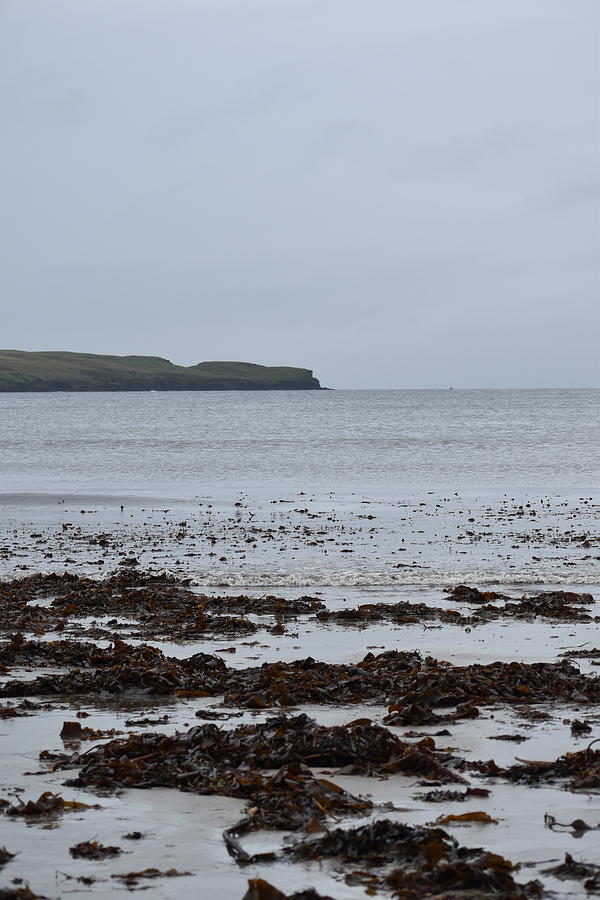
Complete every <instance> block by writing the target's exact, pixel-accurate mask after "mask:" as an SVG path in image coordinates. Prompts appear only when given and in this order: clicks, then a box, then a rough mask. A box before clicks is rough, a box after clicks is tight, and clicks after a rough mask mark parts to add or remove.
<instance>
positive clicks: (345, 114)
mask: <svg viewBox="0 0 600 900" xmlns="http://www.w3.org/2000/svg"><path fill="white" fill-rule="evenodd" d="M599 18H600V4H599V3H598V2H597V0H418V2H417V0H410V2H407V0H370V2H368V3H367V2H365V0H161V2H158V0H0V115H1V122H2V126H3V128H2V131H3V135H2V139H1V141H0V304H1V307H2V310H1V311H2V319H1V327H0V347H3V348H14V349H26V350H47V349H63V350H81V351H88V352H95V353H117V354H126V353H139V354H152V355H159V356H166V357H168V358H169V359H171V360H173V361H174V362H177V363H180V364H184V365H189V364H192V363H195V362H199V361H200V360H204V359H243V360H248V361H253V362H261V363H265V364H269V365H272V364H290V365H305V366H308V367H311V368H313V369H314V370H315V374H316V375H317V376H318V377H320V378H321V380H322V383H324V384H326V385H329V386H332V387H437V386H442V387H445V386H448V385H450V384H452V385H454V386H456V387H462V386H465V387H503V386H523V387H527V386H540V387H546V386H548V387H552V386H565V387H567V386H592V385H595V384H598V383H600V378H599V375H598V357H599V347H598V307H599V299H600V244H599V236H600V232H599V225H600V214H599V208H600V207H599V186H600V174H599V173H600V165H599V164H600V67H599V62H598V59H599V55H600V54H599V50H600V40H599V31H600V25H599Z"/></svg>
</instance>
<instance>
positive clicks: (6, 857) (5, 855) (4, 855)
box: [0, 847, 16, 868]
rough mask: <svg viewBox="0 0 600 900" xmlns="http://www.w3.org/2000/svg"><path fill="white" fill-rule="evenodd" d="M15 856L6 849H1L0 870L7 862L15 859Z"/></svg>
mask: <svg viewBox="0 0 600 900" xmlns="http://www.w3.org/2000/svg"><path fill="white" fill-rule="evenodd" d="M15 856H16V854H15V853H11V852H10V850H7V849H6V847H0V868H1V867H2V866H5V865H6V863H7V862H10V861H11V859H14V858H15Z"/></svg>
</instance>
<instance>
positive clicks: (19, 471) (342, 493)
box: [0, 390, 600, 583]
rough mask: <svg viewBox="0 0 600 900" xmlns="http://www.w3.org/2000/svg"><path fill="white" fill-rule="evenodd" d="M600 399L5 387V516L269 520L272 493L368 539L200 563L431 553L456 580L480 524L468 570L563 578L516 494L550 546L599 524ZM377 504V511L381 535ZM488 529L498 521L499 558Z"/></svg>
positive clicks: (580, 564)
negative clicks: (522, 533)
mask: <svg viewBox="0 0 600 900" xmlns="http://www.w3.org/2000/svg"><path fill="white" fill-rule="evenodd" d="M599 399H600V392H599V391H594V390H540V391H536V390H520V391H502V390H495V391H494V390H491V391H488V390H486V391H466V390H443V391H343V390H341V391H323V392H272V393H271V392H269V393H251V392H224V393H219V392H216V393H205V392H189V393H187V392H185V393H183V392H182V393H177V392H173V393H171V392H148V393H115V394H110V393H91V394H87V393H56V394H54V393H48V394H33V393H32V394H0V479H1V480H0V495H1V496H0V516H2V517H3V518H2V520H1V521H2V523H3V524H4V527H5V528H9V527H13V526H14V525H15V523H18V522H19V519H20V518H23V517H25V518H26V519H27V527H29V526H32V527H36V522H38V520H39V521H48V522H50V521H52V520H53V517H54V518H56V521H59V519H60V515H62V514H63V513H62V510H61V511H60V512H56V510H57V504H58V503H60V504H63V509H67V508H70V507H73V508H76V507H79V506H81V505H86V504H87V505H88V506H91V507H93V509H94V510H96V511H98V510H100V511H101V510H102V509H104V510H108V513H107V515H109V514H110V515H112V512H113V510H114V509H116V508H118V507H119V506H120V504H121V503H122V504H124V506H125V507H126V510H134V511H135V510H140V509H142V508H143V509H144V510H146V511H147V510H149V509H152V508H156V507H159V506H160V507H165V508H170V509H175V510H176V513H175V514H176V516H177V517H179V518H181V517H182V516H183V515H184V514H185V515H190V514H193V513H194V510H197V511H199V510H200V509H201V508H202V510H206V508H207V506H208V505H209V504H210V510H211V515H212V516H213V520H212V521H213V523H214V527H215V528H217V527H223V528H224V529H225V527H226V523H227V521H230V519H229V516H230V515H231V514H232V512H233V511H236V515H237V519H236V520H235V521H236V522H238V524H240V519H239V517H240V514H241V513H240V510H244V509H247V510H248V516H249V518H248V521H246V522H245V526H249V524H250V521H252V522H254V523H255V524H256V523H259V522H260V523H262V524H263V525H265V523H271V524H272V523H273V521H274V516H275V512H274V509H275V506H274V504H275V502H277V503H279V502H280V501H282V500H285V501H287V504H288V505H287V506H286V507H285V509H286V514H287V515H288V519H289V522H290V527H292V525H293V523H292V518H293V511H294V510H297V509H298V508H301V509H305V508H308V509H309V515H311V514H314V515H321V516H323V517H324V520H325V521H328V520H329V521H330V523H332V522H333V521H334V518H335V525H336V528H338V529H342V530H343V529H344V528H346V529H347V532H348V536H349V539H350V537H351V534H353V535H354V537H355V538H356V535H357V533H358V532H357V529H358V527H359V526H360V528H362V538H365V540H361V547H360V548H359V547H358V544H357V545H356V546H354V545H353V546H352V547H349V548H345V549H346V550H347V551H348V552H350V550H352V551H353V552H354V554H355V555H354V556H353V557H352V560H351V563H350V562H349V561H348V557H345V556H342V555H341V552H337V553H336V552H335V549H334V546H333V543H334V542H333V541H331V542H330V546H329V548H328V553H327V556H325V549H321V547H320V545H319V546H317V548H316V550H315V549H307V546H306V544H308V543H309V542H308V541H305V542H304V543H303V545H302V546H301V547H295V548H292V546H291V545H290V546H287V545H286V547H285V548H283V547H282V548H277V549H278V553H277V554H276V553H275V551H273V552H271V553H270V554H269V552H267V551H266V550H265V551H264V553H263V555H262V556H260V557H259V556H258V554H255V555H254V557H252V556H251V555H250V556H249V555H247V554H246V555H245V556H244V559H243V560H241V561H240V560H236V561H235V564H234V562H232V560H231V554H229V553H227V552H226V551H225V552H223V553H222V556H223V557H226V558H227V565H225V564H221V565H220V567H219V565H218V564H217V562H216V561H212V560H204V559H202V560H200V561H198V567H199V569H201V570H202V572H203V573H204V576H205V577H207V578H209V577H210V578H211V579H216V580H217V581H218V580H219V579H221V580H223V579H225V580H228V581H229V582H230V583H232V582H235V581H236V579H237V582H236V583H242V582H243V581H244V579H245V578H246V579H248V578H250V579H251V578H258V576H259V575H260V577H261V578H263V579H265V578H266V579H267V581H268V579H269V578H270V577H274V576H273V573H274V571H275V568H276V569H277V573H278V576H277V577H280V578H286V577H287V578H293V577H295V574H294V573H297V571H298V570H301V571H303V572H305V573H306V572H307V571H309V570H310V571H311V572H313V573H317V574H319V573H320V577H322V578H325V577H326V576H327V574H328V573H329V574H336V577H341V576H340V573H343V572H347V573H354V574H356V573H357V572H358V573H362V575H361V576H360V577H365V573H367V572H368V573H378V577H388V576H389V577H393V579H396V580H398V579H405V580H406V579H418V578H419V577H421V576H420V574H419V571H418V569H417V564H418V565H421V564H422V565H423V567H424V569H423V571H425V568H426V570H427V571H426V574H427V576H429V577H434V574H435V572H438V571H439V573H441V575H440V577H442V576H443V577H445V576H446V574H447V573H448V571H449V569H451V568H452V566H451V565H450V561H449V555H450V554H452V553H454V552H460V553H462V552H463V551H458V550H457V547H458V543H457V541H458V539H459V538H458V533H459V532H460V534H461V539H462V538H464V535H465V534H467V535H468V532H469V530H470V531H471V533H473V529H475V530H476V531H477V530H478V531H477V533H482V534H483V533H485V532H486V531H487V532H488V534H487V538H486V539H481V540H480V539H478V540H477V541H475V540H474V539H471V545H472V546H471V547H470V549H469V553H468V554H467V555H468V557H469V559H468V566H467V569H468V570H469V571H470V570H475V569H477V567H479V568H478V569H477V570H478V571H479V572H480V573H481V572H483V571H485V573H486V574H491V575H496V576H498V577H499V578H500V576H504V575H505V574H506V572H507V571H508V566H509V565H510V566H512V568H513V570H515V569H516V572H515V575H516V574H518V575H519V576H521V577H522V579H524V580H528V579H532V580H537V581H541V580H544V578H546V577H550V576H551V575H552V576H553V577H554V576H556V580H558V575H559V570H561V571H562V574H561V578H562V575H564V576H565V578H566V577H567V575H568V574H569V572H568V571H567V570H565V569H564V562H565V557H564V556H563V555H561V554H562V549H564V548H561V550H560V552H558V553H557V554H555V559H554V563H551V561H550V555H549V554H548V553H546V554H545V556H544V553H543V552H542V550H543V548H541V549H540V550H539V551H538V552H533V551H532V550H531V548H528V555H527V554H525V550H524V549H523V547H522V546H521V545H522V543H523V541H522V540H521V539H520V538H518V537H515V536H514V535H515V534H516V532H514V533H513V532H511V530H510V528H504V526H501V525H498V520H499V519H501V516H502V515H504V514H505V513H506V512H507V510H508V506H507V504H508V505H510V504H512V505H513V506H518V505H520V504H526V503H527V502H530V503H533V504H534V505H535V507H536V509H535V514H536V520H535V527H536V529H537V534H538V538H539V540H538V543H540V541H541V537H540V535H541V534H542V532H543V531H544V529H545V530H546V532H547V534H548V535H550V534H552V535H553V536H554V537H555V538H556V539H557V541H558V543H557V544H556V545H555V546H557V547H558V546H559V545H560V542H561V541H562V542H563V544H564V535H565V533H567V532H569V531H573V533H574V532H575V531H577V529H579V530H585V532H586V534H591V533H592V531H593V530H594V528H596V527H597V526H596V522H595V511H596V506H595V499H596V494H597V488H598V484H599V477H598V448H599V444H600V441H599V417H598V410H599V404H598V401H599ZM367 502H368V503H369V504H370V506H369V512H370V513H371V514H372V515H373V516H374V517H375V518H374V519H373V520H370V521H372V524H371V525H370V526H369V527H370V529H371V533H370V534H368V535H367V524H368V523H367V521H366V520H364V516H365V515H366V512H365V511H366V509H367V506H366V504H367ZM235 503H238V504H239V503H243V506H242V507H240V506H238V507H235ZM503 504H504V505H503ZM277 509H278V510H280V509H281V510H283V506H280V507H277ZM77 511H79V510H77ZM404 512H405V513H406V514H402V515H401V513H404ZM278 514H279V513H278ZM325 514H327V515H325ZM219 515H220V516H221V519H220V520H219V521H217V520H216V519H217V518H218V516H219ZM280 515H283V513H282V512H281V513H280ZM298 515H301V514H300V513H299V514H298ZM98 516H99V517H100V512H98ZM561 516H562V518H561ZM215 517H216V518H215ZM290 517H292V518H290ZM332 517H334V518H332ZM100 518H101V517H100ZM100 518H98V524H99V527H100V525H102V522H101V521H100ZM359 519H360V521H359ZM375 519H376V521H375ZM470 520H472V524H471V525H469V524H468V523H469V521H470ZM86 521H87V522H91V519H88V520H86ZM528 521H529V520H528ZM511 522H512V520H510V521H509V524H510V523H511ZM401 523H403V524H401ZM530 524H533V523H530ZM245 526H244V527H245ZM293 527H296V526H295V525H294V526H293ZM298 527H300V526H299V525H298ZM330 527H333V526H332V525H330ZM407 528H410V529H411V535H412V537H413V543H414V538H415V535H417V534H420V535H424V537H423V538H422V540H421V544H422V545H423V546H422V547H421V549H420V550H419V551H418V556H416V555H415V563H414V567H413V569H412V571H411V570H410V569H409V566H408V563H407V564H406V572H405V571H403V567H402V568H401V569H400V571H395V572H393V573H391V568H392V566H395V565H397V559H398V558H397V557H393V556H392V555H391V554H392V553H394V554H396V553H397V552H400V549H401V548H400V547H398V546H396V545H397V544H398V543H399V541H400V537H399V535H400V532H401V531H402V529H404V531H403V532H402V533H403V534H404V540H405V541H406V540H407V539H408V537H409V536H408V534H407V533H406V529H407ZM503 529H504V530H503ZM492 531H494V534H495V535H496V534H500V532H502V535H503V536H502V541H501V544H502V546H500V547H499V548H497V549H498V552H497V553H495V554H494V553H493V552H492V550H491V549H490V544H491V543H492V537H490V535H491V534H492ZM340 535H341V532H336V543H335V546H336V547H338V549H339V548H340V546H341V544H342V543H343V542H342V541H341V540H337V539H338V538H339V537H340ZM367 536H368V537H369V540H368V541H367V540H366V537H367ZM237 537H239V535H238V536H237ZM224 539H225V538H224ZM236 539H237V538H236ZM232 540H234V537H233V536H232ZM467 540H468V537H467ZM318 541H325V538H319V539H317V543H318ZM509 542H512V543H510V544H509ZM271 543H273V542H271ZM355 543H356V542H355ZM475 544H477V546H475ZM479 545H481V546H482V547H483V546H486V547H487V550H488V551H489V552H488V553H487V555H482V551H481V549H480V546H479ZM509 545H510V547H511V548H512V551H513V552H512V558H511V561H510V563H509V562H508V561H507V559H505V558H504V557H505V555H506V554H505V553H504V551H505V550H507V548H508V547H509ZM513 545H516V546H513ZM415 546H416V545H415ZM597 546H598V548H599V550H598V551H597V554H598V553H600V544H599V545H597ZM540 547H541V544H540ZM549 548H550V544H548V547H546V550H549ZM292 549H294V550H295V551H297V552H294V553H292V552H291V550H292ZM359 550H360V552H359ZM317 551H319V553H318V554H317ZM416 553H417V551H416V550H415V554H416ZM524 554H525V555H524ZM191 555H192V554H191V552H190V556H191ZM509 555H511V554H509ZM536 556H537V557H539V558H543V559H544V563H543V565H542V563H539V562H536V560H535V557H536ZM580 556H581V557H582V558H581V560H579V558H577V563H576V564H575V563H573V566H575V569H576V571H573V572H571V573H570V574H571V575H572V576H573V577H574V576H575V575H577V574H578V575H580V576H581V578H580V580H581V581H586V580H587V581H589V580H596V578H597V574H594V572H596V573H597V562H596V559H597V556H596V557H594V554H593V553H587V554H585V553H580ZM585 556H587V557H588V558H587V559H583V557H585ZM515 558H516V562H515ZM459 562H460V560H459ZM466 564H467V561H466V560H465V561H464V566H466ZM569 565H571V564H570V563H569ZM464 566H463V567H464ZM536 566H537V569H536ZM573 566H571V568H572V567H573ZM458 568H460V566H458ZM455 569H456V566H455ZM565 572H567V574H565ZM385 573H387V574H385ZM315 577H316V576H315ZM562 580H565V579H564V578H563V579H562ZM575 580H577V579H576V578H575ZM261 583H267V582H264V581H263V582H261Z"/></svg>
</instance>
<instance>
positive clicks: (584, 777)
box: [470, 741, 600, 791]
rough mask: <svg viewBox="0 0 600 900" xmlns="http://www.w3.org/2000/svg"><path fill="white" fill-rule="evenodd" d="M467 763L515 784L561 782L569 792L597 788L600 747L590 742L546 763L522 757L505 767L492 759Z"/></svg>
mask: <svg viewBox="0 0 600 900" xmlns="http://www.w3.org/2000/svg"><path fill="white" fill-rule="evenodd" d="M592 743H595V742H594V741H592ZM470 765H472V766H473V767H474V768H477V769H478V771H479V772H481V773H482V774H484V775H492V776H496V777H501V778H507V779H508V780H509V781H513V782H515V783H518V784H532V785H533V784H535V785H537V784H552V783H555V782H564V787H565V788H566V789H567V790H569V791H597V790H600V750H593V749H592V746H591V745H590V746H589V747H586V749H585V750H578V751H577V752H575V753H565V754H564V755H563V756H559V757H558V758H557V759H555V760H550V761H548V762H545V761H538V760H521V762H520V763H518V764H516V765H514V766H509V767H508V768H501V767H499V766H497V765H496V763H495V762H494V761H493V760H490V761H489V762H486V763H473V764H470Z"/></svg>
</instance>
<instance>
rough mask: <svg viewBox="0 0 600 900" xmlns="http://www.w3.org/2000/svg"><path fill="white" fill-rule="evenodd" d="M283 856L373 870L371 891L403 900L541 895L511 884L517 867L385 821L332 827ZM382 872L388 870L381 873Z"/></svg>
mask: <svg viewBox="0 0 600 900" xmlns="http://www.w3.org/2000/svg"><path fill="white" fill-rule="evenodd" d="M287 852H288V854H289V855H290V856H292V857H293V858H295V859H313V860H322V859H330V858H337V859H339V860H341V861H343V862H344V863H346V864H352V865H356V864H360V865H361V866H368V867H369V868H372V869H374V870H375V875H374V877H373V875H371V876H370V877H368V878H367V879H365V880H366V882H367V884H368V885H369V886H370V887H371V890H372V889H373V888H374V887H380V888H391V889H392V891H393V893H394V896H396V897H402V898H406V900H418V898H422V897H441V896H448V895H449V894H448V892H455V891H460V892H461V894H460V896H467V895H466V894H463V893H462V892H464V891H469V892H471V891H479V892H481V893H482V894H484V895H485V896H487V897H503V898H507V900H508V898H511V900H512V898H514V900H517V898H519V900H521V898H525V897H539V896H541V893H542V891H541V885H540V884H539V883H538V882H529V883H528V884H518V883H517V882H515V880H514V878H513V872H514V871H515V867H514V866H513V865H512V863H510V862H509V861H508V860H506V859H504V858H503V857H502V856H499V855H497V854H495V853H489V852H487V851H485V850H482V849H481V848H477V849H475V848H467V847H462V846H460V845H459V844H458V842H457V841H456V840H455V839H454V838H451V837H449V835H448V834H447V832H445V831H444V830H443V829H441V828H428V827H413V826H410V825H405V824H404V823H402V822H394V821H390V820H387V819H380V820H378V821H375V822H372V823H369V824H368V825H363V826H361V827H360V828H354V829H350V830H345V829H343V828H336V829H335V830H333V831H330V832H329V833H328V834H326V835H325V836H323V837H317V838H311V839H309V840H305V841H300V842H299V843H297V844H295V845H294V846H293V847H291V848H290V849H289V850H288V851H287ZM392 866H393V867H394V868H391V869H390V868H389V867H392ZM382 867H388V871H387V872H385V873H384V874H381V869H382ZM354 878H355V879H356V878H357V874H356V873H354ZM453 896H456V895H454V894H453ZM468 896H471V894H470V893H469V894H468Z"/></svg>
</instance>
